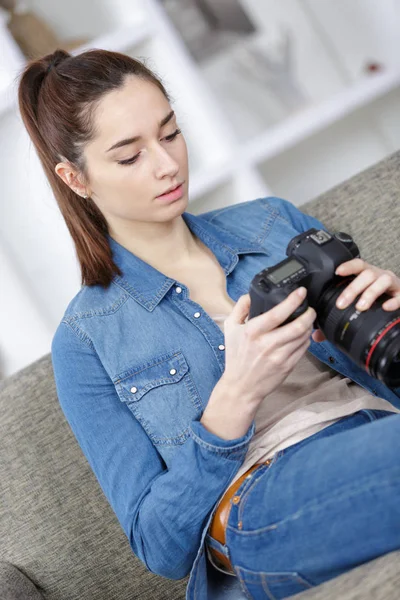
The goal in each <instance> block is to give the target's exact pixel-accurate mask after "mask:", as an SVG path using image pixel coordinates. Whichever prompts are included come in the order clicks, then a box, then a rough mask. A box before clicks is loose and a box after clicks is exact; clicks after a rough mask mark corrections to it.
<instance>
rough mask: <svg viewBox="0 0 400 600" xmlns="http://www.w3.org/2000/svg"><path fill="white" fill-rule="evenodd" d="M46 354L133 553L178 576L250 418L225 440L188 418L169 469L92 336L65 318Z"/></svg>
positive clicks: (235, 464)
mask: <svg viewBox="0 0 400 600" xmlns="http://www.w3.org/2000/svg"><path fill="white" fill-rule="evenodd" d="M51 353H52V362H53V369H54V375H55V382H56V388H57V394H58V398H59V402H60V405H61V408H62V410H63V412H64V415H65V417H66V419H67V421H68V423H69V425H70V427H71V429H72V432H73V433H74V435H75V437H76V439H77V441H78V443H79V445H80V447H81V449H82V451H83V453H84V455H85V457H86V459H87V460H88V462H89V464H90V466H91V468H92V470H93V472H94V474H95V476H96V477H97V480H98V482H99V484H100V486H101V488H102V490H103V492H104V494H105V496H106V497H107V499H108V501H109V503H110V505H111V507H112V508H113V510H114V512H115V514H116V516H117V518H118V520H119V522H120V524H121V526H122V528H123V530H124V532H125V534H126V536H127V537H128V540H129V543H130V546H131V548H132V550H133V552H134V553H135V554H136V556H138V558H140V560H141V561H142V562H143V563H144V564H145V565H146V567H147V568H148V570H149V571H152V572H153V573H156V574H158V575H162V576H164V577H167V578H169V579H182V578H183V577H185V576H186V575H188V573H189V572H190V569H191V566H192V564H193V561H194V559H195V557H196V554H197V551H198V548H199V545H200V540H201V533H202V529H203V527H204V525H205V521H206V519H207V517H208V515H209V514H210V512H211V510H212V508H213V506H214V504H215V503H216V502H217V501H218V499H219V498H220V497H221V496H222V494H223V492H224V491H225V489H226V488H227V487H228V485H229V482H230V481H231V479H232V478H233V476H234V475H235V474H236V472H237V471H238V469H239V467H240V466H241V464H242V463H243V460H244V457H245V455H246V452H247V448H248V444H249V441H250V439H251V437H252V435H253V433H254V428H255V425H254V423H253V424H252V425H251V426H250V428H249V430H248V431H247V433H246V434H245V435H244V436H242V437H240V438H236V439H234V440H225V439H222V438H219V437H217V436H216V435H214V434H213V433H211V432H210V431H208V430H207V429H206V428H205V427H204V426H203V425H202V424H201V423H200V422H199V421H192V422H191V426H190V436H189V437H188V439H187V440H186V441H185V442H184V443H183V444H182V446H181V447H180V448H178V449H177V452H176V455H175V456H174V459H173V461H172V464H171V466H170V469H169V470H167V469H166V467H165V463H164V462H163V460H162V458H161V456H160V454H159V453H158V452H157V450H156V448H155V447H154V446H153V444H152V443H151V441H150V439H149V438H148V436H147V434H146V433H145V431H144V430H143V428H142V426H141V425H140V423H139V422H138V421H137V420H136V419H135V417H134V415H133V414H132V413H131V411H130V410H129V408H128V407H127V406H126V405H125V404H124V403H123V402H121V400H120V399H119V396H118V394H117V392H116V390H115V387H114V384H113V383H112V381H111V379H110V377H109V376H108V374H107V372H106V371H105V369H104V367H103V365H102V364H101V362H100V360H99V357H98V356H97V354H96V352H95V350H94V349H93V347H92V344H91V342H90V341H89V340H86V341H85V339H84V338H81V337H79V336H78V334H77V333H76V332H75V331H74V330H72V329H71V327H70V326H69V325H68V324H67V323H65V322H62V323H60V325H59V327H58V329H57V331H56V333H55V335H54V338H53V342H52V348H51ZM161 393H162V389H160V394H161Z"/></svg>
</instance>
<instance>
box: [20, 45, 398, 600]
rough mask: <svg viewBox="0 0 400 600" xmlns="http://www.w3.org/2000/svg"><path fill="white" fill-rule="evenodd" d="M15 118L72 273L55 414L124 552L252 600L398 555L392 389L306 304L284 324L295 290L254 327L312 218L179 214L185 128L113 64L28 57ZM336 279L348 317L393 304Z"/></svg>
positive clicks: (156, 86)
mask: <svg viewBox="0 0 400 600" xmlns="http://www.w3.org/2000/svg"><path fill="white" fill-rule="evenodd" d="M19 106H20V111H21V114H22V118H23V121H24V124H25V126H26V128H27V130H28V132H29V135H30V137H31V139H32V141H33V143H34V145H35V148H36V150H37V152H38V155H39V157H40V160H41V163H42V165H43V168H44V170H45V173H46V175H47V178H48V180H49V182H50V185H51V186H52V189H53V192H54V195H55V197H56V200H57V202H58V205H59V208H60V210H61V213H62V215H63V217H64V219H65V222H66V225H67V227H68V229H69V231H70V233H71V236H72V239H73V241H74V244H75V248H76V253H77V258H78V261H79V264H80V267H81V273H82V286H81V289H80V290H79V292H78V293H77V294H76V296H75V297H74V298H73V299H72V300H71V302H70V303H69V305H68V306H67V307H66V310H65V314H64V316H63V318H62V320H61V322H60V324H59V326H58V328H57V330H56V332H55V335H54V338H53V343H52V360H53V367H54V375H55V381H56V386H57V393H58V397H59V401H60V404H61V407H62V410H63V411H64V414H65V417H66V419H67V420H68V423H69V425H70V427H71V429H72V431H73V433H74V435H75V436H76V439H77V441H78V443H79V444H80V447H81V448H82V451H83V453H84V455H85V456H86V458H87V460H88V461H89V464H90V465H91V468H92V469H93V471H94V473H95V475H96V477H97V479H98V481H99V484H100V485H101V487H102V490H103V491H104V494H105V495H106V497H107V499H108V501H109V502H110V504H111V506H112V508H113V510H114V511H115V513H116V515H117V517H118V519H119V522H120V524H121V527H122V528H123V530H124V532H125V534H126V536H127V538H128V540H129V544H130V546H131V548H132V551H133V552H134V553H135V555H137V556H138V557H139V558H140V560H141V561H143V563H144V564H145V565H146V567H147V568H148V569H149V570H150V571H152V572H154V573H157V574H159V575H161V576H164V577H167V578H170V579H181V578H184V577H186V576H187V575H190V577H189V580H188V585H187V598H190V599H192V598H196V599H202V598H207V599H216V598H222V596H223V597H224V598H233V599H237V598H256V599H260V598H285V597H288V596H291V595H293V594H295V593H297V592H299V591H302V590H304V589H307V588H309V587H312V586H317V585H319V584H320V583H322V582H323V581H326V580H328V579H330V578H332V577H335V576H336V575H338V574H339V573H343V572H345V571H347V570H349V569H351V568H352V567H354V566H355V565H358V564H360V563H363V562H366V561H369V560H371V559H373V558H375V557H377V556H379V555H382V554H385V553H387V552H390V551H392V550H395V549H397V548H398V547H399V541H400V508H399V506H400V505H399V502H398V498H397V495H398V493H399V491H400V490H399V483H400V467H399V459H398V457H399V455H400V416H399V414H398V413H399V412H400V408H399V407H400V400H399V398H400V390H391V389H389V388H388V387H387V386H385V385H384V384H383V383H381V382H379V381H378V380H376V379H374V378H372V377H371V376H369V375H368V374H367V373H366V371H364V370H363V369H361V368H359V367H357V366H356V365H355V363H353V361H351V360H349V359H348V358H347V357H346V356H345V355H344V354H343V353H341V352H340V351H339V350H338V349H337V348H336V347H334V346H333V345H332V344H330V343H329V342H328V341H327V340H325V339H324V336H323V334H322V332H320V331H318V330H314V331H313V323H314V320H315V317H316V314H315V311H314V310H313V309H312V308H309V309H308V311H307V312H306V313H304V314H303V315H301V316H300V317H298V318H297V319H296V320H295V321H293V322H291V323H289V324H287V325H285V326H282V327H279V325H280V324H282V323H283V322H284V321H285V320H286V318H287V317H288V316H289V315H290V314H292V313H293V311H294V310H295V309H296V307H297V306H299V305H300V303H301V302H302V299H303V298H304V293H303V295H302V296H300V295H299V294H298V292H293V293H292V294H291V295H290V296H289V297H288V298H287V299H286V300H285V301H283V302H281V303H280V304H279V305H278V306H276V307H275V308H273V309H272V310H270V311H268V312H265V313H264V314H262V315H259V316H258V317H255V318H254V319H251V320H248V318H247V317H248V312H249V308H250V297H249V294H248V291H249V285H250V282H251V280H252V278H253V277H254V275H255V274H256V273H258V272H259V271H260V270H262V269H263V268H265V267H267V266H270V265H274V264H276V263H277V262H279V261H280V260H282V258H284V257H285V249H286V246H287V243H288V241H289V240H290V239H291V238H292V237H294V236H295V235H297V234H298V233H300V232H302V231H306V230H307V229H309V228H310V227H317V228H324V226H323V224H322V223H321V222H320V221H318V220H317V219H315V218H313V217H311V216H308V215H305V214H303V213H302V212H301V211H300V210H298V209H297V208H296V207H295V206H293V204H291V203H290V202H288V201H286V200H282V199H279V198H257V199H249V201H247V202H241V203H239V204H236V205H232V206H228V207H226V208H223V209H217V210H213V211H209V212H206V213H203V214H201V215H197V216H195V215H192V214H191V213H189V212H187V211H186V209H187V208H188V181H189V172H188V154H187V148H186V144H185V139H184V136H183V133H182V130H181V128H180V126H179V119H178V115H177V114H176V113H175V112H174V110H173V109H172V107H171V103H170V97H169V95H168V93H167V91H166V90H165V88H164V86H163V84H162V83H161V81H160V79H159V78H158V77H157V76H156V75H155V74H154V73H152V72H151V71H150V70H148V69H147V68H146V67H145V65H144V64H142V63H141V62H139V61H137V60H134V59H133V58H130V57H128V56H125V55H123V54H119V53H116V52H108V51H103V50H92V51H89V52H84V53H82V54H80V55H78V56H70V55H69V54H68V53H66V52H64V51H62V50H57V51H56V52H54V53H53V54H51V55H48V56H45V57H43V58H42V59H40V60H36V61H32V62H30V63H29V64H28V65H27V67H26V69H25V70H24V72H23V74H22V76H21V79H20V85H19ZM338 273H339V274H341V275H347V274H355V275H357V276H356V278H355V279H354V280H353V281H352V282H351V283H350V284H349V285H348V286H346V288H345V291H344V293H343V294H342V295H346V297H347V303H351V302H353V301H354V300H355V299H356V298H357V297H360V299H365V300H366V305H365V306H364V309H368V307H369V306H370V305H371V304H372V302H374V300H375V299H376V298H377V297H378V296H379V295H381V294H382V293H383V292H387V293H388V294H389V295H391V296H392V299H391V300H389V301H388V302H387V304H386V305H385V308H386V309H387V310H393V309H396V308H398V307H399V306H400V280H399V278H398V277H396V276H395V275H394V274H393V273H391V272H390V271H383V270H381V269H378V268H376V267H373V266H372V265H369V264H368V263H365V262H364V261H362V260H361V259H356V260H351V261H348V262H346V263H343V264H342V266H341V267H340V268H339V271H338ZM303 292H305V290H303ZM311 334H312V335H311ZM307 350H308V352H307ZM388 417H389V418H388Z"/></svg>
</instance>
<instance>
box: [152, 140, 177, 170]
mask: <svg viewBox="0 0 400 600" xmlns="http://www.w3.org/2000/svg"><path fill="white" fill-rule="evenodd" d="M155 169H156V174H157V176H158V177H163V176H164V175H175V174H176V173H177V172H178V171H179V164H178V162H177V161H176V160H175V159H174V158H173V157H172V156H171V155H170V153H169V152H168V150H167V149H165V148H163V147H162V146H158V148H157V149H156V167H155Z"/></svg>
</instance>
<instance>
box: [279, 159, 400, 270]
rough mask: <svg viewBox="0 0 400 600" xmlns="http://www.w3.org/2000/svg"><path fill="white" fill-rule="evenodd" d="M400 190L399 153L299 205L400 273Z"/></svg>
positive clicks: (368, 255)
mask: <svg viewBox="0 0 400 600" xmlns="http://www.w3.org/2000/svg"><path fill="white" fill-rule="evenodd" d="M399 193H400V152H396V153H395V154H392V155H390V156H389V157H387V158H386V159H385V160H382V161H380V162H379V163H377V164H376V165H374V166H373V167H370V168H369V169H366V170H364V171H362V172H361V173H358V174H357V175H355V176H354V177H351V178H350V179H348V180H347V181H345V182H344V183H341V184H340V185H337V186H336V187H334V188H333V189H331V190H329V191H328V192H325V193H324V194H322V195H320V196H318V198H315V199H314V200H311V201H309V202H306V203H305V204H302V205H301V206H300V207H299V208H300V210H302V211H303V212H305V213H307V214H310V215H312V216H314V217H316V218H317V219H319V220H320V221H322V223H324V225H326V227H327V228H328V229H332V230H333V231H346V232H347V233H350V234H351V235H352V236H353V238H354V241H355V242H356V244H357V245H358V247H359V249H360V254H361V257H362V258H364V259H365V260H366V261H367V262H369V263H370V264H372V265H375V266H377V267H380V268H381V269H390V270H391V271H394V272H395V273H396V274H398V275H400V252H399V236H398V231H397V228H398V225H399V223H400V201H399ZM289 200H290V198H289Z"/></svg>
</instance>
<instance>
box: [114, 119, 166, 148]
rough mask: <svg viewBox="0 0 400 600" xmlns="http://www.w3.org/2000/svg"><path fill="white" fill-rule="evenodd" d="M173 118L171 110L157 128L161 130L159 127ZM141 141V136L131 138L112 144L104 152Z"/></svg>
mask: <svg viewBox="0 0 400 600" xmlns="http://www.w3.org/2000/svg"><path fill="white" fill-rule="evenodd" d="M174 116H175V111H174V110H171V112H169V113H168V114H167V115H166V116H165V117H163V118H162V119H161V121H160V122H159V124H158V126H159V128H160V129H161V127H163V126H164V125H166V124H167V123H168V121H170V120H171V119H172V117H174ZM140 139H142V136H141V135H136V136H135V137H131V138H126V139H124V140H120V141H119V142H116V143H115V144H113V145H112V146H111V148H109V149H108V150H106V152H110V150H115V148H121V146H127V145H128V144H133V142H137V141H138V140H140Z"/></svg>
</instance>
